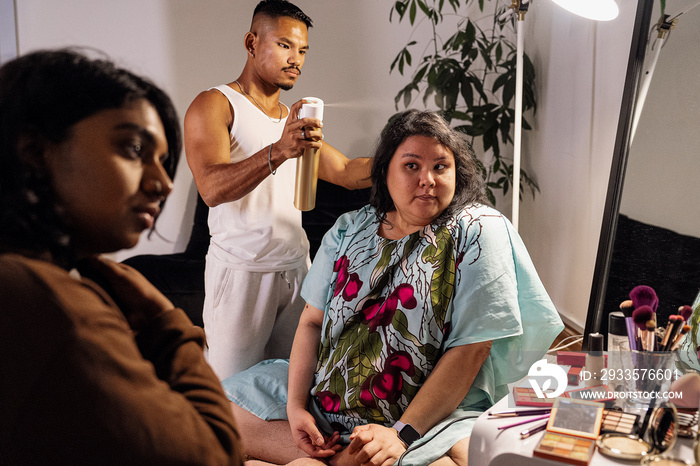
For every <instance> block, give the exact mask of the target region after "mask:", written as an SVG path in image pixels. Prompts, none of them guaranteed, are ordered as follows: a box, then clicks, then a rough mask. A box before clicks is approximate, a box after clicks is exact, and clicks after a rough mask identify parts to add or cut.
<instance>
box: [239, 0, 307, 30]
mask: <svg viewBox="0 0 700 466" xmlns="http://www.w3.org/2000/svg"><path fill="white" fill-rule="evenodd" d="M258 14H263V15H265V16H268V17H270V18H283V17H287V18H293V19H296V20H297V21H301V22H302V23H304V24H306V27H307V29H308V28H310V27H311V26H312V25H313V21H312V20H311V18H309V17H308V15H307V14H306V13H304V12H303V11H301V8H299V7H298V6H296V5H295V4H293V3H291V2H288V1H287V0H262V1H261V2H260V3H258V6H256V7H255V11H253V18H255V17H256V16H257V15H258Z"/></svg>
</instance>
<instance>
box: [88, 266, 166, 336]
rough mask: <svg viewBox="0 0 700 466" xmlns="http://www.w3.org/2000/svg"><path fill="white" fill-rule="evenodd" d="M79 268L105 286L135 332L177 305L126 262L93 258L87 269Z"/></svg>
mask: <svg viewBox="0 0 700 466" xmlns="http://www.w3.org/2000/svg"><path fill="white" fill-rule="evenodd" d="M79 270H80V273H81V274H83V275H85V276H86V277H88V278H90V279H92V280H94V281H95V282H97V283H98V284H100V285H101V286H103V287H104V288H105V291H106V292H107V293H108V294H109V295H110V296H112V299H114V301H115V302H116V303H117V304H118V305H119V308H120V309H121V311H122V313H124V316H125V317H126V320H127V321H128V322H129V325H130V326H131V328H132V330H134V331H135V332H138V331H139V330H141V329H142V328H143V327H144V326H145V325H146V324H147V323H148V322H149V321H150V320H151V319H153V318H154V317H155V316H157V315H158V314H160V313H162V312H164V311H168V310H171V309H174V308H175V306H173V303H172V302H171V301H170V300H169V299H168V298H166V297H165V296H164V295H163V293H161V292H160V291H158V290H157V289H156V287H155V286H153V285H152V284H151V282H149V281H148V280H147V279H146V277H144V276H143V275H141V273H139V272H138V271H137V270H135V269H134V268H132V267H129V266H128V265H126V264H121V263H117V262H114V261H112V260H109V259H105V258H103V257H92V258H90V259H89V263H88V264H87V268H85V267H79Z"/></svg>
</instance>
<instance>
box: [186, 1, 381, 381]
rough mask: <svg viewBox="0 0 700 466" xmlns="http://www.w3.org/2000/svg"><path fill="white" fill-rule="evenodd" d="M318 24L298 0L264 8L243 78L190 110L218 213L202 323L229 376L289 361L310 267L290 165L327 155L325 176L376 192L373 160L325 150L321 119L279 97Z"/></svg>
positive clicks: (203, 185) (197, 153)
mask: <svg viewBox="0 0 700 466" xmlns="http://www.w3.org/2000/svg"><path fill="white" fill-rule="evenodd" d="M309 27H311V19H310V18H309V17H308V16H306V15H305V14H304V13H303V12H302V11H301V10H300V9H299V8H298V7H296V6H295V5H293V4H291V3H289V2H286V1H284V0H263V1H261V2H260V3H259V4H258V6H257V7H256V8H255V12H254V13H253V21H252V24H251V28H250V31H249V32H247V33H246V34H245V38H244V44H245V47H246V50H247V53H248V56H247V61H246V65H245V67H244V69H243V72H242V73H241V75H240V76H239V77H238V79H237V80H235V81H233V82H231V83H229V84H227V85H221V86H217V87H215V88H212V89H209V90H207V91H204V92H202V93H201V94H199V95H198V96H197V97H196V98H195V99H194V101H193V102H192V104H191V105H190V107H189V109H188V110H187V114H186V115H185V152H186V156H187V162H188V164H189V166H190V169H191V170H192V173H193V175H194V180H195V183H196V185H197V189H198V190H199V193H200V194H201V196H202V199H204V202H205V203H206V204H207V205H208V206H209V207H210V209H209V229H210V232H211V243H210V246H209V252H208V254H207V260H206V272H205V302H204V315H203V317H204V329H205V332H206V336H207V342H208V345H209V350H208V359H209V362H210V364H211V365H212V367H213V368H214V370H215V371H216V373H217V375H218V376H219V377H220V378H221V379H222V380H223V379H224V378H227V377H229V376H231V375H233V374H235V373H237V372H240V371H242V370H244V369H247V368H248V367H250V366H252V365H254V364H255V363H257V362H259V361H261V360H263V359H268V358H273V357H282V358H287V357H289V352H290V350H291V344H292V339H293V337H294V332H295V330H296V327H297V323H298V320H299V316H300V314H301V311H302V309H303V306H304V302H303V299H302V298H301V296H299V290H300V288H301V282H302V280H303V278H304V276H305V274H306V271H307V269H308V263H309V257H308V256H309V252H308V251H309V244H308V240H307V239H306V234H305V233H304V231H303V229H302V226H301V212H300V211H298V210H297V209H296V208H295V207H294V205H293V198H294V180H295V163H293V162H289V160H290V159H295V158H296V157H299V156H300V155H302V153H303V152H304V150H305V149H308V148H316V149H320V161H319V170H318V174H319V177H320V178H321V179H323V180H326V181H329V182H331V183H334V184H338V185H341V186H344V187H346V188H348V189H356V188H366V187H368V186H370V179H369V175H370V169H371V159H368V158H357V159H352V160H351V159H348V158H347V157H345V156H344V155H343V154H341V153H340V152H339V151H337V150H336V149H334V148H333V147H331V146H330V145H329V144H327V143H325V142H324V143H322V142H321V139H322V134H321V129H320V127H321V122H320V121H319V120H317V119H313V118H304V119H298V118H297V115H298V112H299V109H300V108H301V104H302V103H303V102H302V101H299V102H296V103H295V104H294V105H292V106H291V108H287V107H286V106H285V105H283V104H282V103H281V102H280V90H281V89H284V90H289V89H291V88H292V86H293V85H294V83H295V82H296V80H297V79H298V78H299V76H300V74H301V67H302V65H303V64H304V56H305V54H306V51H307V49H308V28H309ZM285 162H287V163H285Z"/></svg>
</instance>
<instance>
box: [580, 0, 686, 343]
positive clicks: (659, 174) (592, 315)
mask: <svg viewBox="0 0 700 466" xmlns="http://www.w3.org/2000/svg"><path fill="white" fill-rule="evenodd" d="M697 3H698V2H697V0H666V10H665V13H666V14H669V15H671V16H672V17H673V16H676V15H678V13H681V15H680V16H679V17H678V19H677V24H676V25H675V27H674V28H672V29H671V31H670V33H668V34H667V35H666V37H665V39H664V41H663V42H664V44H663V47H661V49H660V50H659V49H656V48H655V46H657V45H658V44H657V41H656V38H657V36H658V32H657V28H656V23H657V21H658V20H659V19H660V18H661V9H660V2H659V1H654V0H640V1H639V4H638V10H637V17H636V20H635V32H634V36H633V39H632V47H631V52H630V58H629V62H628V71H627V78H626V83H625V94H624V96H623V103H622V110H621V113H620V120H619V125H618V132H617V139H616V144H615V154H614V157H613V163H612V167H611V173H610V181H609V185H608V193H607V199H606V206H605V213H604V219H603V226H602V229H601V235H600V242H599V246H598V256H597V260H596V266H595V272H594V279H593V286H592V289H591V299H590V302H589V309H588V316H587V320H586V328H585V338H584V343H585V342H586V341H587V336H588V334H589V333H591V332H596V331H599V332H601V333H607V326H608V314H609V313H610V312H612V311H615V310H618V309H619V304H620V303H621V302H622V301H623V300H625V299H628V297H629V296H628V295H629V291H630V290H631V289H632V288H634V287H635V286H636V285H642V284H644V285H649V286H651V287H652V288H654V289H655V291H656V292H657V295H658V297H659V308H658V312H657V314H658V319H659V325H665V324H666V321H667V319H668V315H670V314H671V313H673V312H675V311H676V310H677V308H678V307H679V306H681V305H684V304H692V301H693V299H694V297H695V295H696V294H697V293H698V290H699V289H700V238H698V237H699V236H700V202H698V201H699V200H698V199H697V194H698V190H697V187H696V183H697V181H696V180H698V179H700V157H698V155H699V154H698V153H697V147H699V146H700V98H699V97H697V94H698V93H697V91H698V79H697V78H698V76H699V75H700V51H698V50H697V43H698V40H699V39H700V28H698V27H697V22H698V21H700V7H698V8H692V7H693V6H694V5H695V4H697ZM657 51H658V52H659V54H658V61H657V62H656V66H655V68H654V69H653V76H652V79H651V81H650V85H649V91H648V94H647V96H646V100H645V102H644V106H643V107H642V112H641V116H640V119H639V124H638V126H637V130H636V133H635V135H634V139H632V134H631V127H632V115H633V111H634V108H635V106H636V105H637V104H638V103H639V101H640V100H639V91H638V89H639V88H640V83H641V82H643V78H644V76H645V74H647V72H648V71H649V70H650V67H651V63H652V62H653V56H654V54H655V52H657ZM645 57H646V63H645ZM689 180H691V181H689ZM689 183H690V184H689ZM585 349H586V346H585V345H584V350H585Z"/></svg>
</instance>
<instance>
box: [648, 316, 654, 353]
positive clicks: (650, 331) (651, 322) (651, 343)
mask: <svg viewBox="0 0 700 466" xmlns="http://www.w3.org/2000/svg"><path fill="white" fill-rule="evenodd" d="M646 332H647V333H646V340H647V345H646V346H647V348H646V349H647V351H654V343H655V342H656V338H655V337H656V322H654V320H653V319H651V320H647V330H646Z"/></svg>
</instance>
